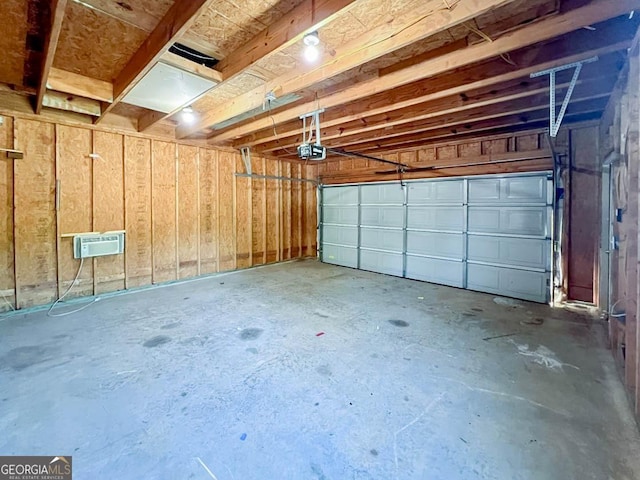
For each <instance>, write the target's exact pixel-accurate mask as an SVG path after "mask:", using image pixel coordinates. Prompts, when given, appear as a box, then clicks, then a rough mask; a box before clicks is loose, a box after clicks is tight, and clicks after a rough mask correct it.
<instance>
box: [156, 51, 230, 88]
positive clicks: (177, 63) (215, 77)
mask: <svg viewBox="0 0 640 480" xmlns="http://www.w3.org/2000/svg"><path fill="white" fill-rule="evenodd" d="M160 61H162V62H164V63H168V64H169V65H173V66H174V67H178V68H181V69H182V70H186V71H187V72H191V73H195V74H196V75H200V76H201V77H204V78H208V79H209V80H212V81H214V82H216V83H220V82H222V80H223V77H222V73H220V72H219V71H218V70H214V69H213V68H209V67H205V66H204V65H198V64H197V63H195V62H192V61H191V60H187V59H186V58H183V57H181V56H180V55H176V54H175V53H173V52H165V53H164V54H163V55H162V56H161V57H160Z"/></svg>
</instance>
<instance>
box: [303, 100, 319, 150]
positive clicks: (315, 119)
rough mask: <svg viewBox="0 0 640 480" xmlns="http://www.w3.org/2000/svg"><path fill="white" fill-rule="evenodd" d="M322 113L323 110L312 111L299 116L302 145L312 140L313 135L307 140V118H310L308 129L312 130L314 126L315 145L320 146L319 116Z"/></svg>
mask: <svg viewBox="0 0 640 480" xmlns="http://www.w3.org/2000/svg"><path fill="white" fill-rule="evenodd" d="M322 112H324V108H321V109H319V110H314V111H313V112H309V113H305V114H304V115H300V116H299V117H298V118H299V119H300V120H302V142H303V143H311V139H312V138H313V134H311V135H309V138H308V139H307V118H311V121H310V123H309V129H312V128H313V126H314V125H315V127H316V145H321V143H320V114H321V113H322Z"/></svg>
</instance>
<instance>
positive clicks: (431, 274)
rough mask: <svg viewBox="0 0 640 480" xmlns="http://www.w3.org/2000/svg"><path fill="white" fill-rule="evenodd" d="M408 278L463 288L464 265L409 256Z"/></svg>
mask: <svg viewBox="0 0 640 480" xmlns="http://www.w3.org/2000/svg"><path fill="white" fill-rule="evenodd" d="M406 277H407V278H412V279H414V280H422V281H425V282H433V283H439V284H441V285H449V286H451V287H462V286H463V282H464V263H463V262H457V261H454V260H441V259H438V258H425V257H416V256H413V255H407V271H406Z"/></svg>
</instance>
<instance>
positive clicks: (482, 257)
mask: <svg viewBox="0 0 640 480" xmlns="http://www.w3.org/2000/svg"><path fill="white" fill-rule="evenodd" d="M467 242H468V250H467V255H468V257H467V258H468V260H469V261H476V262H486V263H495V264H501V265H515V266H519V267H527V268H537V269H541V270H546V269H547V268H548V265H549V249H550V248H551V245H550V241H549V240H541V239H528V238H509V237H488V236H477V235H469V238H468V240H467Z"/></svg>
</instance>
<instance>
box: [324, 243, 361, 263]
mask: <svg viewBox="0 0 640 480" xmlns="http://www.w3.org/2000/svg"><path fill="white" fill-rule="evenodd" d="M322 261H323V262H326V263H331V264H333V265H340V266H342V267H352V268H358V249H357V248H349V247H340V246H337V245H328V244H324V245H323V246H322Z"/></svg>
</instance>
